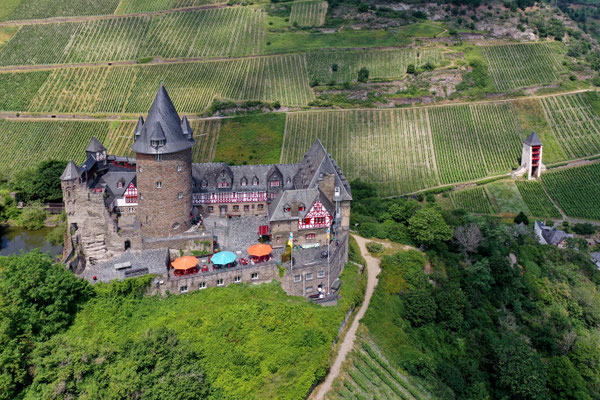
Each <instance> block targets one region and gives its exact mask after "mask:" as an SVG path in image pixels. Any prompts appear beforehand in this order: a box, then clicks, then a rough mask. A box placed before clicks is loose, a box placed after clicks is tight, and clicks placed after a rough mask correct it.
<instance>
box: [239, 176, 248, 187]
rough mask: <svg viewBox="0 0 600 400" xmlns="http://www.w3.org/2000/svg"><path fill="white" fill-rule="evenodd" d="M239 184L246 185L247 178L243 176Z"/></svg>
mask: <svg viewBox="0 0 600 400" xmlns="http://www.w3.org/2000/svg"><path fill="white" fill-rule="evenodd" d="M240 185H242V186H248V179H246V177H245V176H244V177H243V178H242V180H241V182H240Z"/></svg>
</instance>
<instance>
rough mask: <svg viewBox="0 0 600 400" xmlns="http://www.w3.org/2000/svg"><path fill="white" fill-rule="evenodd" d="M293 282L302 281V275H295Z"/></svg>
mask: <svg viewBox="0 0 600 400" xmlns="http://www.w3.org/2000/svg"><path fill="white" fill-rule="evenodd" d="M294 282H302V275H295V276H294Z"/></svg>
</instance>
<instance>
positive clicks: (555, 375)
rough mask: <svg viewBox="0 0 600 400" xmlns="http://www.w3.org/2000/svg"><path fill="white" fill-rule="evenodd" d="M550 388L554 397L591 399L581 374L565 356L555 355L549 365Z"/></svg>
mask: <svg viewBox="0 0 600 400" xmlns="http://www.w3.org/2000/svg"><path fill="white" fill-rule="evenodd" d="M548 388H549V389H550V392H551V393H552V398H553V399H560V400H591V397H590V395H589V394H588V393H587V388H586V384H585V381H584V380H583V378H582V377H581V374H580V373H579V372H578V371H577V369H576V368H575V367H574V366H573V364H572V363H571V361H570V360H569V359H568V358H567V357H565V356H560V357H554V358H552V359H551V360H550V363H549V365H548Z"/></svg>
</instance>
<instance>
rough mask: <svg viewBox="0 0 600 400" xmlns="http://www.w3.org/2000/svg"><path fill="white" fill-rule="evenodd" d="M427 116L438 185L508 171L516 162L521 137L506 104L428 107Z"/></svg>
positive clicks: (515, 121)
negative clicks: (429, 123)
mask: <svg viewBox="0 0 600 400" xmlns="http://www.w3.org/2000/svg"><path fill="white" fill-rule="evenodd" d="M429 117H430V121H431V132H432V134H433V143H434V148H435V154H436V158H437V162H438V166H439V170H440V181H441V183H455V182H463V181H470V180H475V179H479V178H483V177H485V176H487V175H492V174H497V173H502V172H509V171H510V170H511V169H512V168H514V167H515V166H516V164H517V163H518V157H519V155H520V149H521V145H522V136H523V135H522V133H521V128H520V126H519V123H518V121H517V120H516V117H515V114H514V110H512V105H511V104H510V103H498V104H478V105H459V106H447V107H432V108H431V109H430V110H429ZM482 127H485V128H482Z"/></svg>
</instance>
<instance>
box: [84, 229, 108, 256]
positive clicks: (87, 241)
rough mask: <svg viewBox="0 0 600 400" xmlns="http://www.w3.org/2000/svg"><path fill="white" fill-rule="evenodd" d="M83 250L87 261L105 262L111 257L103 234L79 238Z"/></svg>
mask: <svg viewBox="0 0 600 400" xmlns="http://www.w3.org/2000/svg"><path fill="white" fill-rule="evenodd" d="M81 241H82V245H83V250H84V252H85V255H86V256H87V258H88V259H94V260H96V261H105V260H108V259H110V258H112V257H113V253H112V252H110V251H108V248H107V247H106V237H105V236H104V233H98V234H95V235H92V234H88V235H85V236H83V237H82V238H81Z"/></svg>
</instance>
